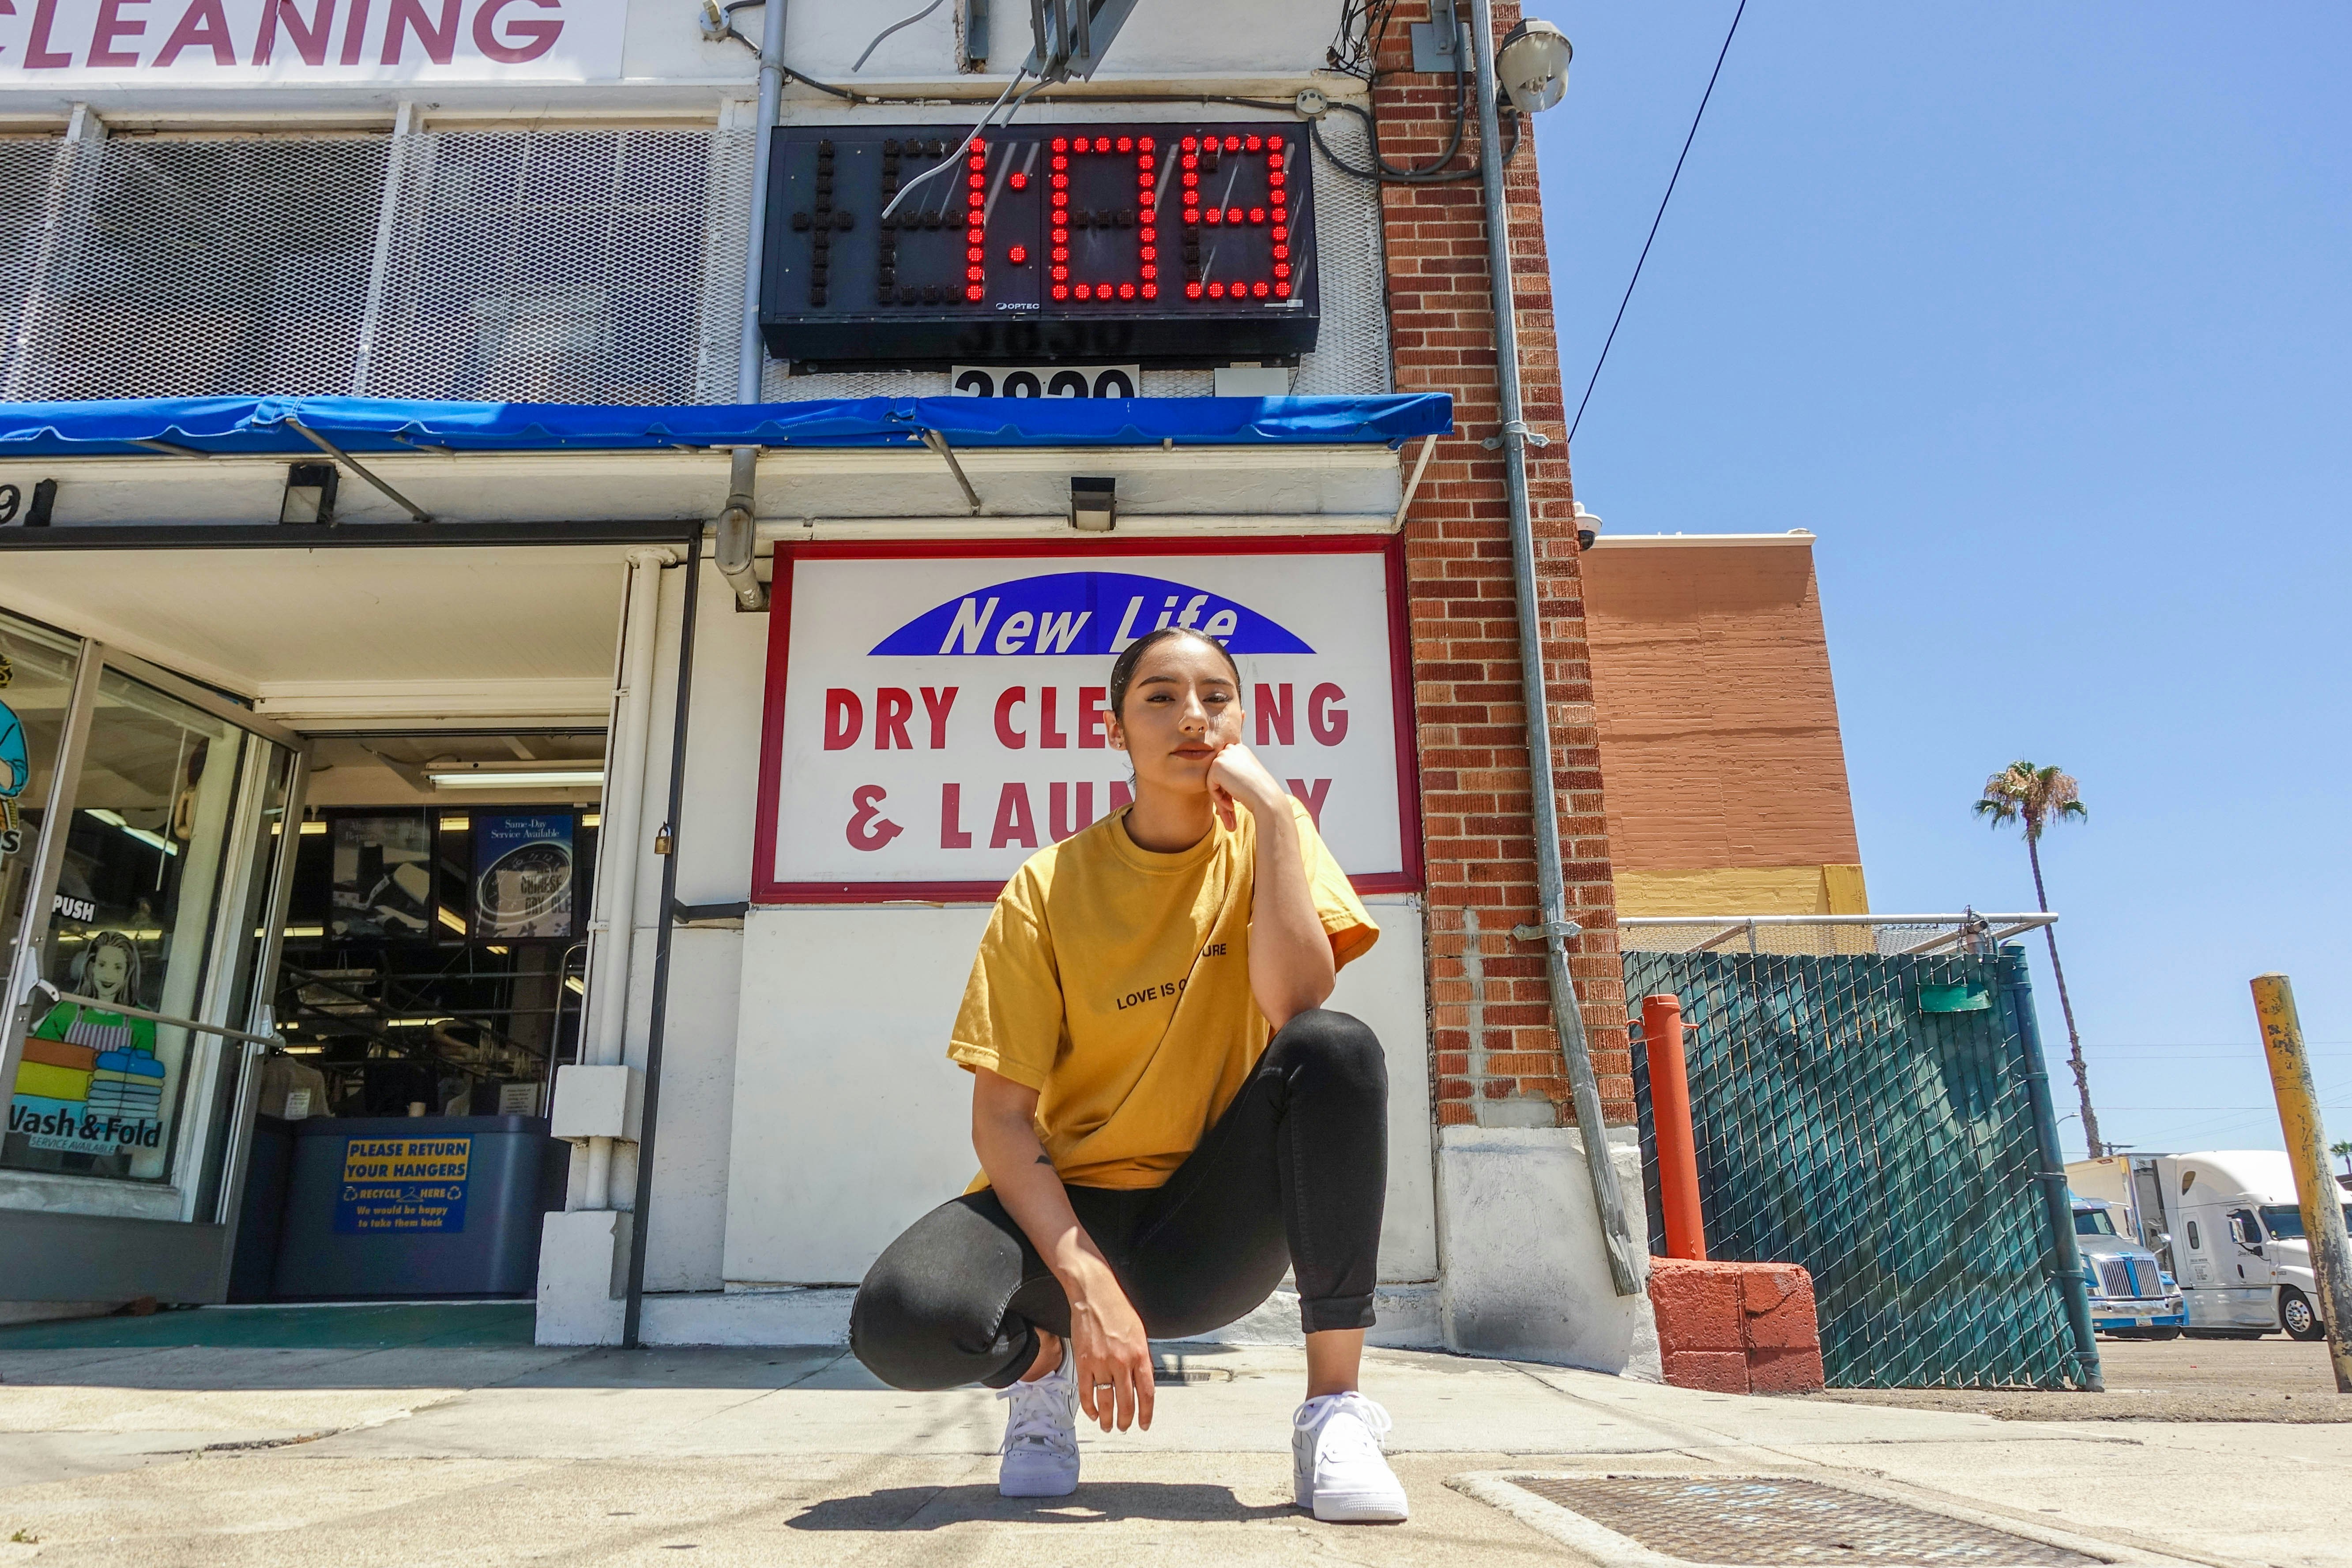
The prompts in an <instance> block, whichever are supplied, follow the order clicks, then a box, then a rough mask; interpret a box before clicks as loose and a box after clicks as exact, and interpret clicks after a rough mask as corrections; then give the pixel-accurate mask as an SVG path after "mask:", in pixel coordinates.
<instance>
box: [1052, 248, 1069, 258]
mask: <svg viewBox="0 0 2352 1568" xmlns="http://www.w3.org/2000/svg"><path fill="white" fill-rule="evenodd" d="M1069 258H1070V251H1069V247H1067V246H1061V245H1057V246H1055V247H1054V259H1055V260H1056V261H1067V260H1068V259H1069Z"/></svg>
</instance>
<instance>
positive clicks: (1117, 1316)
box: [1065, 1263, 1152, 1432]
mask: <svg viewBox="0 0 2352 1568" xmlns="http://www.w3.org/2000/svg"><path fill="white" fill-rule="evenodd" d="M1074 1283H1075V1286H1076V1288H1075V1289H1072V1288H1070V1287H1068V1286H1066V1287H1065V1289H1067V1291H1068V1295H1069V1298H1070V1360H1071V1363H1072V1366H1071V1371H1072V1373H1073V1375H1075V1376H1076V1379H1077V1382H1078V1405H1079V1407H1080V1408H1081V1409H1083V1410H1085V1411H1086V1413H1087V1418H1088V1419H1089V1420H1093V1421H1097V1422H1100V1423H1101V1424H1102V1429H1103V1430H1104V1431H1106V1432H1108V1431H1109V1430H1110V1429H1111V1427H1112V1426H1114V1425H1116V1426H1118V1429H1119V1430H1120V1431H1122V1432H1124V1431H1126V1430H1127V1429H1128V1427H1129V1426H1136V1425H1140V1426H1142V1427H1143V1428H1144V1430H1146V1431H1150V1429H1151V1400H1152V1387H1151V1342H1150V1340H1149V1339H1148V1338H1146V1337H1145V1335H1144V1332H1143V1320H1142V1319H1141V1318H1139V1317H1138V1316H1136V1313H1135V1307H1134V1304H1133V1303H1131V1302H1130V1301H1129V1300H1128V1299H1127V1292H1126V1291H1125V1290H1123V1289H1119V1284H1118V1278H1117V1277H1116V1276H1115V1275H1113V1274H1112V1273H1111V1271H1110V1270H1109V1268H1107V1267H1105V1266H1103V1265H1102V1264H1099V1263H1096V1264H1094V1265H1093V1266H1092V1267H1091V1268H1087V1269H1085V1270H1084V1272H1083V1274H1082V1276H1081V1278H1080V1279H1078V1280H1077V1281H1075V1282H1074Z"/></svg>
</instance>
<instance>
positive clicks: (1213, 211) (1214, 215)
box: [1185, 207, 1225, 223]
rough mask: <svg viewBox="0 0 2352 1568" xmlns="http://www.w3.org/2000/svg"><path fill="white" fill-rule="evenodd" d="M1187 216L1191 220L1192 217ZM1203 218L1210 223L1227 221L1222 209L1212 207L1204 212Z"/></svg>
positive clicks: (1188, 214)
mask: <svg viewBox="0 0 2352 1568" xmlns="http://www.w3.org/2000/svg"><path fill="white" fill-rule="evenodd" d="M1185 216H1186V218H1187V219H1188V220H1189V219H1190V217H1191V216H1192V215H1191V214H1190V213H1187V214H1186V215H1185ZM1201 216H1202V219H1203V220H1204V221H1206V222H1209V223H1223V222H1224V221H1225V215H1224V211H1223V208H1220V207H1210V208H1208V209H1207V210H1206V211H1204V212H1202V215H1201Z"/></svg>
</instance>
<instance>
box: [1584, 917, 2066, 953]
mask: <svg viewBox="0 0 2352 1568" xmlns="http://www.w3.org/2000/svg"><path fill="white" fill-rule="evenodd" d="M2049 918H2050V917H2047V916H2039V917H2037V916H2033V915H1979V914H1973V913H1970V914H1960V915H1945V916H1929V915H1922V916H1913V917H1908V918H1906V917H1905V916H1901V915H1896V916H1893V917H1885V916H1877V915H1871V916H1852V917H1846V918H1842V919H1829V918H1824V919H1820V920H1804V919H1798V918H1793V917H1790V916H1784V915H1765V916H1759V917H1757V918H1754V919H1748V918H1745V917H1742V916H1738V915H1692V916H1689V917H1687V918H1684V917H1674V918H1668V917H1664V916H1645V917H1635V918H1629V919H1622V920H1621V921H1619V922H1618V923H1619V928H1620V929H1619V931H1618V947H1619V949H1620V951H1622V952H1751V953H1752V952H1780V953H1810V954H1812V955H1814V956H1816V957H1828V956H1831V955H1833V954H1838V953H1877V954H1879V955H1881V956H1882V957H1891V956H1893V955H1895V954H1897V953H1906V952H1916V953H1929V952H1974V953H1979V954H1985V953H1990V952H1992V951H1993V950H1994V948H1995V947H1996V946H1998V945H1999V944H2000V942H2002V941H2003V940H2005V939H2007V938H2009V937H2012V936H2015V935H2017V934H2018V933H2019V932H2020V931H2026V930H2030V929H2032V927H2033V926H2035V925H2040V924H2046V923H2048V921H2049Z"/></svg>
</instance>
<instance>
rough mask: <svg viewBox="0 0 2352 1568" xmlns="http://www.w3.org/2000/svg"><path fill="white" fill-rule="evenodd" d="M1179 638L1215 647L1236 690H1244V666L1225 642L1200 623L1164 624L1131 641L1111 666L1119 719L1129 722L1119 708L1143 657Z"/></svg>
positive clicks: (1114, 714) (1115, 711)
mask: <svg viewBox="0 0 2352 1568" xmlns="http://www.w3.org/2000/svg"><path fill="white" fill-rule="evenodd" d="M1177 637H1191V638H1192V640H1193V641H1195V642H1198V643H1200V644H1202V646H1204V647H1210V648H1213V649H1215V650H1216V655H1217V657H1218V658H1222V659H1223V660H1224V661H1225V668H1227V669H1230V670H1232V671H1233V672H1234V690H1236V691H1238V690H1240V689H1241V684H1242V667H1241V666H1240V665H1237V664H1235V663H1234V656H1233V655H1232V654H1230V653H1227V652H1226V651H1225V645H1224V644H1223V643H1221V642H1219V641H1218V640H1217V639H1216V638H1214V637H1211V636H1210V635H1209V634H1208V633H1206V632H1204V631H1202V630H1201V629H1200V628H1199V627H1198V626H1161V627H1160V629H1159V630H1158V631H1156V632H1146V633H1144V634H1143V636H1141V637H1138V638H1136V639H1135V640H1134V641H1133V642H1131V643H1129V644H1128V645H1127V647H1126V650H1125V651H1124V652H1122V653H1121V654H1120V655H1119V656H1118V660H1117V661H1116V662H1114V663H1113V664H1112V665H1111V667H1110V711H1111V717H1112V718H1114V719H1117V720H1118V721H1119V722H1120V723H1122V724H1124V723H1125V722H1127V720H1126V718H1125V716H1124V715H1122V714H1121V713H1120V711H1119V710H1120V709H1121V708H1122V707H1124V706H1125V705H1126V702H1127V689H1128V687H1129V685H1130V684H1131V683H1132V682H1133V681H1134V679H1135V671H1136V668H1137V667H1138V666H1139V665H1141V664H1142V662H1143V656H1144V655H1145V654H1147V653H1149V652H1150V651H1151V650H1152V649H1153V648H1155V647H1159V646H1160V644H1161V643H1164V642H1169V641H1171V640H1172V639H1174V638H1177Z"/></svg>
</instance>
